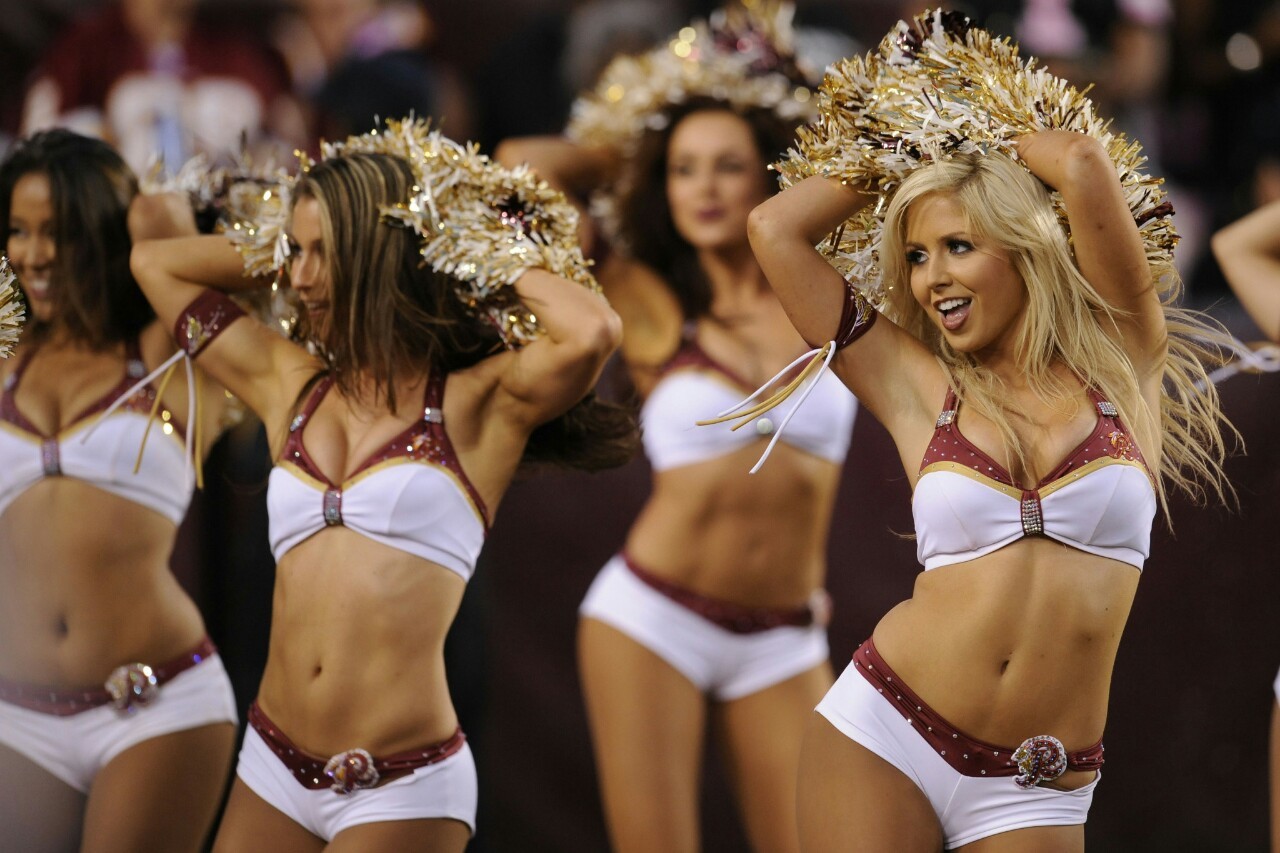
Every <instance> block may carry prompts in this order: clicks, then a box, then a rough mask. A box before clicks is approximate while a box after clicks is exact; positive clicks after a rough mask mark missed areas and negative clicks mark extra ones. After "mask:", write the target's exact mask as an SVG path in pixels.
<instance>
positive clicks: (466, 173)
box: [225, 118, 600, 347]
mask: <svg viewBox="0 0 1280 853" xmlns="http://www.w3.org/2000/svg"><path fill="white" fill-rule="evenodd" d="M355 153H375V154H391V155H395V156H398V157H401V158H403V159H405V160H406V161H408V163H409V165H410V167H411V168H412V170H413V175H414V179H415V187H414V195H413V197H412V198H409V199H406V200H405V201H403V202H401V203H397V204H395V205H392V206H389V207H386V208H384V209H383V210H382V216H383V221H384V222H386V223H388V224H390V225H393V226H398V227H404V228H410V229H412V230H413V231H414V232H415V233H416V234H417V235H418V236H419V238H420V239H421V241H422V259H423V261H424V262H425V263H426V264H427V265H429V266H430V267H431V268H432V269H433V270H435V271H436V272H439V273H443V274H445V275H448V276H450V277H452V278H453V279H454V280H455V283H456V284H455V290H456V293H457V296H458V298H459V299H461V300H462V301H463V303H465V304H466V305H467V306H468V307H469V308H470V309H471V310H472V312H473V313H474V314H475V315H476V316H477V317H478V318H480V319H483V320H485V321H486V322H488V323H490V324H492V325H493V326H494V327H495V328H496V329H497V331H498V333H499V335H501V337H502V340H503V342H504V343H505V344H506V345H507V346H508V347H518V346H520V345H522V344H524V343H527V342H528V341H530V340H532V339H533V338H534V337H535V336H537V335H538V334H539V333H540V331H539V327H538V321H537V318H536V317H535V316H534V315H533V313H532V312H530V311H529V310H528V309H527V308H526V307H524V306H523V305H522V304H521V303H520V301H519V299H518V298H517V296H516V293H515V291H514V289H513V288H512V287H511V285H512V284H514V283H515V281H516V279H518V278H519V277H520V276H521V275H522V274H523V273H524V272H525V271H526V270H530V269H545V270H548V271H550V272H552V273H555V274H556V275H559V276H561V277H563V278H567V279H569V280H571V281H575V282H577V283H579V284H581V285H583V286H584V287H587V288H589V289H591V290H593V291H596V292H599V289H600V288H599V285H598V284H597V283H596V280H595V278H594V277H593V276H592V275H591V272H590V269H589V267H590V262H589V261H587V260H586V258H585V257H584V256H583V254H582V249H581V247H580V246H579V244H578V212H577V210H576V209H575V208H574V207H573V206H572V205H571V204H569V203H568V201H566V200H565V198H564V196H563V195H562V194H561V193H560V192H559V191H558V190H555V189H553V188H552V187H551V186H550V185H549V184H547V183H546V182H545V181H543V180H541V179H539V178H537V177H536V176H535V175H534V174H533V173H531V172H530V171H529V170H528V169H527V168H525V167H517V168H515V169H506V168H503V167H501V166H499V165H497V164H496V163H494V162H492V161H491V160H490V159H489V158H488V157H486V156H484V155H482V154H480V153H479V150H478V147H477V146H475V145H474V144H471V145H461V144H459V143H457V142H454V141H453V140H451V139H449V138H448V137H446V136H444V135H442V134H441V133H440V132H439V131H438V130H432V129H431V127H430V124H429V122H427V121H426V120H423V119H415V118H407V119H404V120H395V119H391V120H388V121H387V122H386V123H385V125H384V126H383V127H382V128H378V129H375V130H373V131H371V132H369V133H366V134H363V135H361V136H352V137H349V138H348V139H347V140H345V141H343V142H335V143H324V144H323V145H322V146H321V160H329V159H332V158H334V157H344V156H348V155H350V154H355ZM300 156H302V155H300ZM308 168H310V161H309V160H307V159H306V158H305V156H302V169H303V171H304V172H305V171H306V170H307V169H308ZM294 180H296V179H294ZM292 186H293V180H288V181H280V182H279V183H276V184H266V183H261V184H258V185H255V186H252V187H249V188H246V189H245V191H244V196H243V197H242V198H239V199H234V200H233V202H232V204H231V205H230V206H231V207H233V208H234V209H236V210H238V211H240V212H241V214H242V215H240V216H239V217H238V218H235V219H232V220H230V221H229V222H228V224H227V226H226V229H225V230H226V233H227V235H228V237H229V238H230V239H231V241H232V242H233V243H234V244H235V245H236V247H237V248H238V249H239V250H240V253H241V255H242V256H243V257H244V259H245V268H246V271H248V272H249V273H251V274H257V275H261V274H268V273H277V272H278V271H279V270H281V269H282V268H283V266H284V263H285V260H286V256H287V247H286V245H285V242H284V225H285V221H286V218H287V216H288V210H289V192H290V190H291V188H292Z"/></svg>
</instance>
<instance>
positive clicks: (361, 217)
mask: <svg viewBox="0 0 1280 853" xmlns="http://www.w3.org/2000/svg"><path fill="white" fill-rule="evenodd" d="M412 186H413V173H412V171H411V170H410V168H409V164H408V163H406V162H405V161H404V160H403V159H401V158H399V157H395V156H391V155H387V154H352V155H348V156H345V157H338V158H334V159H331V160H325V161H323V162H321V163H318V164H316V165H315V166H313V167H312V168H311V169H310V171H308V172H307V173H306V174H305V176H304V177H303V178H302V180H301V181H300V182H299V184H298V187H297V189H296V190H295V192H294V199H295V201H296V200H298V199H302V198H312V199H315V200H316V202H317V203H318V204H319V205H320V213H321V216H320V218H321V227H322V229H323V238H324V246H325V254H326V257H325V261H324V262H325V264H326V265H327V267H328V270H329V281H330V294H329V302H330V306H331V310H332V323H331V324H330V325H329V328H328V331H327V334H326V335H325V339H323V340H319V341H318V343H319V344H320V347H321V349H322V350H323V351H324V352H325V354H326V357H327V359H328V362H329V366H330V370H331V372H332V374H333V376H334V381H335V383H336V384H337V385H338V387H339V388H340V389H342V390H343V391H344V392H347V393H352V392H353V391H354V390H355V389H354V387H352V386H353V383H354V377H356V376H357V375H360V374H362V373H363V374H365V375H369V376H372V377H373V380H374V388H375V395H376V396H378V397H379V398H380V399H385V400H386V402H387V405H388V406H390V407H391V408H392V410H393V411H394V410H395V408H396V399H395V386H394V382H393V381H392V380H393V379H394V377H395V375H396V373H397V371H398V370H403V369H404V368H405V367H406V366H412V367H414V368H416V369H421V370H438V371H442V372H444V373H449V372H451V371H454V370H459V369H462V368H465V367H469V366H471V365H473V364H475V363H477V362H479V361H481V360H482V359H484V358H486V357H487V356H489V355H492V354H493V353H495V352H497V351H498V350H500V349H501V346H502V343H501V341H500V339H499V338H498V334H497V332H496V331H495V330H494V329H493V328H492V327H491V326H489V325H488V324H486V323H483V322H478V321H477V320H476V319H475V318H474V317H472V316H471V315H470V314H469V313H468V311H467V308H466V306H465V305H463V303H462V301H461V300H460V299H458V297H457V296H456V295H455V287H454V281H453V279H452V278H451V277H449V276H447V275H444V274H442V273H438V272H435V271H433V270H432V269H431V268H430V267H429V266H427V265H425V264H423V263H422V256H421V252H420V245H419V238H418V236H417V235H416V234H415V233H414V232H413V231H411V230H409V229H405V228H400V227H396V226H394V225H389V224H386V223H383V222H382V217H381V215H380V212H379V211H380V209H381V208H382V207H383V206H386V205H389V204H393V203H395V202H396V201H397V200H401V199H405V198H408V197H409V194H410V188H411V187H412ZM637 445H638V432H637V428H636V418H635V414H634V410H633V409H631V408H628V407H624V406H619V405H615V404H613V403H608V402H605V401H603V400H600V399H598V398H597V397H595V396H594V395H589V396H587V397H586V398H585V399H583V400H582V401H581V402H579V403H578V404H577V405H576V406H574V407H573V408H572V409H570V410H569V411H568V412H566V413H565V414H564V415H562V416H560V417H559V418H557V419H555V420H553V421H550V422H548V423H545V424H543V425H541V426H540V427H538V428H537V429H536V430H534V432H533V434H532V435H531V436H530V437H529V442H528V444H527V445H526V447H525V452H524V457H523V459H522V462H523V463H550V464H555V465H560V466H564V467H571V468H579V469H583V470H599V469H604V468H610V467H616V466H618V465H621V464H623V463H625V462H626V461H628V460H629V459H630V458H631V457H632V456H633V455H634V453H635V451H636V449H637Z"/></svg>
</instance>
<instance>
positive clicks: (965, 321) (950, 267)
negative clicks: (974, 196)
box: [903, 193, 1027, 353]
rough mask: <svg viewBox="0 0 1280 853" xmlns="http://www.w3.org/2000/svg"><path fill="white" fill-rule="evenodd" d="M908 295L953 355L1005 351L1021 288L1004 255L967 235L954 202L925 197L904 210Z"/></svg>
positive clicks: (1023, 300) (1020, 306) (1019, 312)
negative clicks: (905, 215)
mask: <svg viewBox="0 0 1280 853" xmlns="http://www.w3.org/2000/svg"><path fill="white" fill-rule="evenodd" d="M903 251H904V254H905V259H906V263H907V268H908V271H909V276H910V285H911V295H912V296H913V297H914V298H915V300H916V302H917V303H919V305H920V307H921V308H923V309H924V312H925V315H926V316H927V317H928V318H929V322H931V323H933V324H935V325H936V326H937V327H938V328H939V329H940V330H941V331H942V335H943V337H944V338H945V339H946V341H947V343H949V344H950V345H951V347H952V348H953V349H955V350H956V351H958V352H968V353H981V352H983V351H984V350H992V349H994V350H1004V349H1010V348H1011V347H1012V344H1013V340H1014V337H1013V336H1014V335H1015V334H1016V332H1017V331H1018V328H1019V324H1020V323H1021V321H1022V319H1023V316H1024V313H1025V310H1026V306H1027V288H1026V285H1025V284H1024V283H1023V281H1022V276H1021V275H1019V273H1018V271H1017V269H1016V268H1015V267H1014V264H1013V257H1012V255H1010V253H1009V252H1008V251H1007V250H1006V249H1004V248H1003V247H1001V246H1000V245H998V244H997V243H996V242H995V241H994V240H992V239H990V238H989V237H983V236H980V235H978V234H976V233H974V232H973V230H972V226H971V225H970V223H969V218H968V217H967V216H966V215H965V212H964V209H963V208H962V207H961V206H960V204H959V203H958V202H957V201H956V200H955V198H954V197H953V196H951V195H949V194H945V193H930V194H929V195H926V196H923V197H921V198H920V199H918V200H917V201H916V202H915V203H914V204H912V205H911V208H910V210H908V212H907V228H906V240H905V243H904V246H903Z"/></svg>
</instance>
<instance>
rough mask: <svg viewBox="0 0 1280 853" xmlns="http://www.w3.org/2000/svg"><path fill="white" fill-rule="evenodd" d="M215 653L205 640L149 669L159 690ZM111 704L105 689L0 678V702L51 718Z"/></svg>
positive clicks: (214, 649)
mask: <svg viewBox="0 0 1280 853" xmlns="http://www.w3.org/2000/svg"><path fill="white" fill-rule="evenodd" d="M217 652H218V649H217V648H216V647H215V646H214V645H213V641H212V640H210V639H209V638H208V637H205V638H204V639H202V640H201V641H200V642H199V643H197V644H196V646H195V648H193V649H191V650H190V651H186V652H183V653H182V654H180V655H178V656H177V657H176V658H172V659H171V660H167V661H165V662H164V663H162V664H159V665H157V666H153V667H151V671H152V673H153V674H154V675H155V678H156V686H157V687H160V686H163V685H164V683H165V682H167V681H172V680H173V679H174V678H176V677H177V676H178V674H179V673H182V672H186V671H187V670H188V669H191V667H193V666H195V665H196V664H198V663H200V662H201V661H203V660H204V659H205V658H208V657H210V656H211V655H214V654H217ZM113 701H114V700H113V698H112V696H111V694H110V693H109V692H107V690H106V688H105V687H91V688H88V689H81V690H74V689H68V688H65V687H42V686H40V685H38V684H24V683H22V682H19V681H9V680H8V679H3V678H0V702H6V703H8V704H10V705H17V706H18V707H19V708H26V709H27V710H28V711H36V712H37V713H40V714H49V715H50V716H54V717H69V716H71V715H73V714H79V713H82V712H84V711H88V710H91V709H93V708H100V707H102V706H103V705H109V704H111V703H112V702H113Z"/></svg>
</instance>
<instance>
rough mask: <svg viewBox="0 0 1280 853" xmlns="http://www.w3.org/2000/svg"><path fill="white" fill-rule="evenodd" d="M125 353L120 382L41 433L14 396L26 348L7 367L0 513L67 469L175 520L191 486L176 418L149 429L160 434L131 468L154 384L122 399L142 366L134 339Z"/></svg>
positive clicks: (1, 405) (1, 397)
mask: <svg viewBox="0 0 1280 853" xmlns="http://www.w3.org/2000/svg"><path fill="white" fill-rule="evenodd" d="M125 356H126V359H127V361H126V369H125V374H124V376H123V377H121V380H120V382H118V383H117V384H116V385H115V387H113V388H112V389H111V390H110V391H108V392H107V393H106V394H105V395H104V396H103V397H102V399H100V400H98V401H97V402H96V403H94V404H93V405H91V406H89V407H88V408H87V409H85V410H84V411H83V412H81V413H80V414H79V415H77V416H76V418H75V419H74V420H73V421H72V422H71V423H70V424H69V425H68V426H66V427H64V428H63V429H62V430H60V431H59V432H58V433H57V434H56V435H45V434H43V433H41V432H40V430H39V429H37V428H36V426H35V425H34V424H33V423H32V422H31V421H30V420H29V419H28V418H27V417H26V416H25V415H24V414H23V413H22V412H21V411H19V409H18V406H17V403H16V401H15V399H14V396H15V394H16V393H17V389H18V384H19V383H20V382H21V381H22V376H23V374H24V373H25V372H26V369H27V366H28V365H29V364H30V361H31V353H28V355H27V356H26V357H25V358H24V359H23V361H22V362H20V363H19V364H18V366H17V368H16V369H15V370H14V372H13V373H11V374H9V376H8V378H7V379H6V381H5V384H4V389H3V392H2V393H0V471H3V472H4V474H3V476H0V515H2V514H3V513H4V512H5V511H6V510H7V509H8V508H9V505H10V504H12V503H13V502H14V501H16V500H17V499H18V498H19V497H21V496H22V494H23V493H24V492H25V491H26V490H27V489H29V488H31V487H32V486H34V485H35V484H36V483H38V482H40V481H41V480H43V479H44V478H46V477H71V478H74V479H76V480H81V481H83V482H85V483H88V484H90V485H91V486H94V487H96V488H99V489H102V490H103V491H104V492H110V493H111V494H114V495H119V496H120V497H122V498H125V499H126V500H130V501H132V502H134V503H136V504H139V505H141V506H144V507H147V508H148V509H151V510H154V511H156V512H158V513H160V514H161V515H163V516H164V517H165V518H167V519H169V520H170V521H171V522H173V523H174V524H177V523H179V522H180V521H182V517H183V516H184V515H186V512H187V504H188V503H189V502H190V500H191V489H190V487H189V485H188V482H187V476H186V452H185V450H184V448H183V446H182V435H181V432H180V431H179V430H178V425H177V423H176V422H174V421H172V420H170V421H169V422H168V424H167V425H168V426H169V430H167V431H166V430H163V429H160V430H153V431H154V432H158V433H161V434H160V435H156V436H153V437H152V439H151V440H150V441H148V442H147V445H146V450H145V451H144V453H143V456H142V463H141V465H140V466H139V468H138V473H136V474H135V473H134V472H133V469H134V463H135V462H136V461H137V459H138V449H139V448H140V447H141V446H142V438H143V434H144V433H145V431H146V429H147V421H148V419H149V415H150V412H151V408H152V404H153V403H154V402H155V399H156V391H155V389H154V388H153V387H152V386H151V385H149V384H148V385H144V386H143V387H142V388H140V389H139V390H137V391H135V392H134V393H133V394H132V395H131V396H129V397H128V398H127V399H123V400H122V398H123V397H124V395H125V394H126V393H127V392H128V391H129V389H130V388H131V387H132V386H133V385H134V384H135V382H136V381H137V380H139V379H141V378H142V377H143V376H145V375H146V373H147V369H146V366H145V365H144V364H143V362H142V359H141V357H140V356H139V352H138V344H137V341H131V342H129V343H128V344H127V345H126V348H125ZM118 401H120V402H119V405H118V407H117V408H116V410H115V411H113V412H112V413H111V414H110V415H108V416H107V417H106V418H105V419H104V420H102V421H101V422H98V423H96V424H95V423H94V421H95V416H97V415H99V414H100V413H102V412H103V411H105V410H106V409H107V408H109V407H111V406H112V405H113V404H116V403H117V402H118ZM91 426H92V427H93V429H92V431H91V432H89V433H88V434H87V435H86V431H87V430H89V428H90V427H91ZM166 433H167V434H166Z"/></svg>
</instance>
